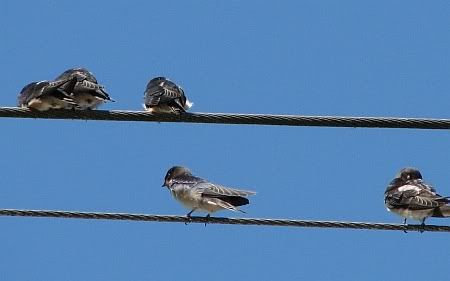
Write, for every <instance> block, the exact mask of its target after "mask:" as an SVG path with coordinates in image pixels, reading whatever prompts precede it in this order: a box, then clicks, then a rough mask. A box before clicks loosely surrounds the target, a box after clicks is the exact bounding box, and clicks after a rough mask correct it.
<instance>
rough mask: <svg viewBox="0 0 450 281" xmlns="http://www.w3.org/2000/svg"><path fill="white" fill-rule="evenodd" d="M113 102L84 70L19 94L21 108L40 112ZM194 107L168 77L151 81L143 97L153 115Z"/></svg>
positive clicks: (69, 72) (31, 86)
mask: <svg viewBox="0 0 450 281" xmlns="http://www.w3.org/2000/svg"><path fill="white" fill-rule="evenodd" d="M107 101H111V102H114V100H113V99H112V98H111V97H110V96H109V94H108V92H106V90H105V87H104V86H103V85H101V84H99V83H98V82H97V79H96V78H95V76H94V74H92V72H90V71H89V70H87V69H85V68H72V69H68V70H66V71H64V72H63V73H62V74H61V75H59V76H58V77H56V79H55V80H53V81H48V80H44V81H40V82H32V83H30V84H28V85H26V86H25V87H24V88H23V89H22V91H21V92H20V94H19V97H18V106H19V107H23V108H30V109H34V110H38V111H46V110H49V109H75V110H92V109H96V108H97V107H98V106H100V105H101V104H103V103H105V102H107ZM191 106H192V103H191V102H190V101H189V100H188V99H187V98H186V96H185V94H184V91H183V89H182V88H181V87H180V86H178V85H177V84H175V83H174V82H172V81H170V80H169V79H167V78H165V77H156V78H153V79H151V80H150V81H149V82H148V84H147V87H146V90H145V94H144V108H145V110H146V111H148V112H150V113H154V114H158V113H169V114H180V113H184V112H186V110H188V109H189V108H190V107H191Z"/></svg>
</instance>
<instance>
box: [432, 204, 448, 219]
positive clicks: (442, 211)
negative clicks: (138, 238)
mask: <svg viewBox="0 0 450 281" xmlns="http://www.w3.org/2000/svg"><path fill="white" fill-rule="evenodd" d="M433 217H436V218H448V217H450V206H448V205H446V206H441V207H439V208H436V209H434V212H433Z"/></svg>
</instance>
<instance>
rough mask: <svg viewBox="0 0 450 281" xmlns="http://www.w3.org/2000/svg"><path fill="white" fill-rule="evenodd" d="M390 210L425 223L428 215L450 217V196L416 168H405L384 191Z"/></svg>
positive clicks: (404, 222)
mask: <svg viewBox="0 0 450 281" xmlns="http://www.w3.org/2000/svg"><path fill="white" fill-rule="evenodd" d="M384 203H385V205H386V207H387V209H388V211H390V212H393V213H396V214H398V215H400V216H402V217H403V218H404V220H403V224H404V225H406V220H407V219H414V220H418V221H420V222H421V223H422V226H424V225H425V220H426V219H427V218H428V217H438V218H442V217H450V206H448V204H449V203H450V200H449V197H443V196H441V195H439V194H437V193H436V190H435V189H434V188H433V187H432V186H431V185H429V184H427V183H425V182H424V181H423V179H422V174H421V173H420V172H419V170H417V169H415V168H404V169H401V170H400V172H398V174H397V175H396V177H395V178H394V179H393V180H392V181H391V183H390V184H389V185H388V187H387V188H386V191H385V192H384Z"/></svg>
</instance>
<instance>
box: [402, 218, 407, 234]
mask: <svg viewBox="0 0 450 281" xmlns="http://www.w3.org/2000/svg"><path fill="white" fill-rule="evenodd" d="M403 226H404V228H403V232H404V233H408V231H406V229H407V227H408V225H407V224H406V219H405V220H404V221H403Z"/></svg>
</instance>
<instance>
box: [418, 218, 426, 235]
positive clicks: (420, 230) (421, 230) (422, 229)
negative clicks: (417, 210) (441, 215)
mask: <svg viewBox="0 0 450 281" xmlns="http://www.w3.org/2000/svg"><path fill="white" fill-rule="evenodd" d="M425 219H426V218H423V219H422V223H421V224H420V229H419V232H420V233H423V232H424V231H425Z"/></svg>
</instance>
